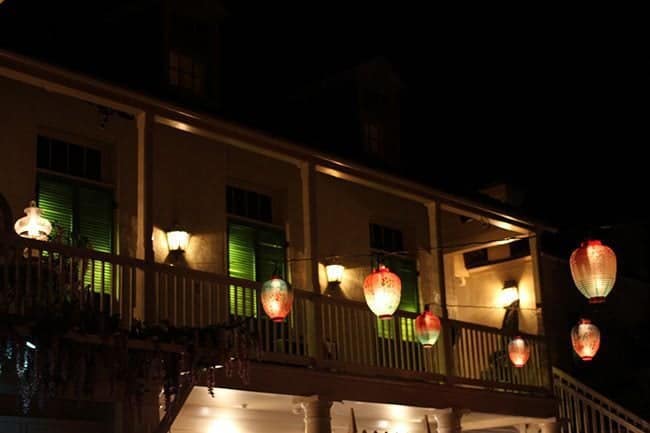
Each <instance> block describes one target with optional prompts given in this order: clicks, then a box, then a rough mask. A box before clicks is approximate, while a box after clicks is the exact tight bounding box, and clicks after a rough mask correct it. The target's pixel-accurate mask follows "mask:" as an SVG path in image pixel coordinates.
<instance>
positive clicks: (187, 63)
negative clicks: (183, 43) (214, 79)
mask: <svg viewBox="0 0 650 433" xmlns="http://www.w3.org/2000/svg"><path fill="white" fill-rule="evenodd" d="M169 85H170V86H173V87H176V88H178V89H180V90H183V91H186V92H189V93H193V94H195V95H203V94H204V93H205V64H204V63H203V62H201V61H199V60H198V59H197V58H196V57H192V56H189V55H186V54H183V53H180V52H179V51H178V50H171V51H170V52H169Z"/></svg>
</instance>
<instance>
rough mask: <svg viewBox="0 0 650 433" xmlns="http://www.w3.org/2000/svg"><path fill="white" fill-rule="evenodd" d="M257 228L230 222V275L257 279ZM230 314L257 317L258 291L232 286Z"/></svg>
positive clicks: (230, 291)
mask: <svg viewBox="0 0 650 433" xmlns="http://www.w3.org/2000/svg"><path fill="white" fill-rule="evenodd" d="M255 266H256V262H255V229H254V228H253V227H250V226H246V225H243V224H237V223H233V222H230V223H229V224H228V275H230V276H231V277H235V278H242V279H245V280H250V281H255V276H256V272H255V270H256V269H255ZM228 295H229V296H228V297H229V303H230V314H233V315H237V316H248V317H251V316H253V317H257V302H256V301H257V291H256V290H254V289H250V288H244V287H240V286H232V285H231V286H230V290H229V294H228Z"/></svg>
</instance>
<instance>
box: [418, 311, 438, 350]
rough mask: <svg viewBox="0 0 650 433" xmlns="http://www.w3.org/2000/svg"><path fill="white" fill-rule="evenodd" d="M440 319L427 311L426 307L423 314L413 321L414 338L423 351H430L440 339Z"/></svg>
mask: <svg viewBox="0 0 650 433" xmlns="http://www.w3.org/2000/svg"><path fill="white" fill-rule="evenodd" d="M440 328H441V326H440V319H439V318H438V316H436V315H435V314H433V313H432V312H431V311H430V310H429V306H428V305H427V306H426V307H425V309H424V312H423V313H422V314H420V315H419V316H418V317H417V318H416V319H415V337H416V338H417V339H418V340H419V341H420V343H421V344H422V347H423V348H424V349H431V348H432V347H433V345H434V344H436V342H437V341H438V337H440Z"/></svg>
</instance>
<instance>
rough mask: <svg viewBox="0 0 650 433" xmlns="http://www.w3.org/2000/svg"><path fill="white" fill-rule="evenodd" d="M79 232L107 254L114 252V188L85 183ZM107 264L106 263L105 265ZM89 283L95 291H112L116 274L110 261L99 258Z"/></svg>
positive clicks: (88, 274) (88, 273)
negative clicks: (105, 188) (112, 189)
mask: <svg viewBox="0 0 650 433" xmlns="http://www.w3.org/2000/svg"><path fill="white" fill-rule="evenodd" d="M78 194H79V202H78V221H76V224H75V225H76V232H77V233H78V235H79V237H80V239H83V240H85V241H87V245H86V246H87V247H88V248H91V249H93V250H95V251H101V252H103V253H112V252H113V197H112V193H111V191H107V190H102V189H96V188H89V187H85V186H81V187H79V189H78ZM102 263H103V266H102ZM85 284H86V285H87V286H88V285H91V284H92V287H93V290H94V291H95V292H98V293H101V292H102V291H103V292H104V293H111V289H112V284H113V277H112V272H111V265H110V263H106V262H101V261H95V262H94V264H93V266H92V267H90V268H89V269H88V271H86V276H85Z"/></svg>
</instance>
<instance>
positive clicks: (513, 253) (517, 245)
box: [463, 239, 530, 269]
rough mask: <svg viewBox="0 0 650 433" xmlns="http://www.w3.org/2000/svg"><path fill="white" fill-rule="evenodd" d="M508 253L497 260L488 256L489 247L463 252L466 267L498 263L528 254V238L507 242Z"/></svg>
mask: <svg viewBox="0 0 650 433" xmlns="http://www.w3.org/2000/svg"><path fill="white" fill-rule="evenodd" d="M508 248H509V254H507V256H506V257H504V258H500V259H497V260H494V259H491V258H490V253H489V251H488V250H489V247H488V248H481V249H478V250H474V251H469V252H466V253H464V254H463V260H464V261H465V267H466V268H467V269H472V268H478V267H480V266H487V265H491V264H495V263H500V262H503V261H507V260H513V259H518V258H520V257H526V256H529V255H530V244H529V243H528V240H526V239H522V240H518V241H514V242H511V243H509V244H508Z"/></svg>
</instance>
